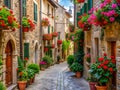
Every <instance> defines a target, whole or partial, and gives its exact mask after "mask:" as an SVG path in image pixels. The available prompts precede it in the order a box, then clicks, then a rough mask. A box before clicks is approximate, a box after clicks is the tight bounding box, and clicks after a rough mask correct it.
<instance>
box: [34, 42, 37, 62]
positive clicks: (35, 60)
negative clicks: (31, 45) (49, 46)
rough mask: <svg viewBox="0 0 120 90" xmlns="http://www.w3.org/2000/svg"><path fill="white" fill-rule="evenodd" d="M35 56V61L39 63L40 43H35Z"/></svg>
mask: <svg viewBox="0 0 120 90" xmlns="http://www.w3.org/2000/svg"><path fill="white" fill-rule="evenodd" d="M34 57H35V58H34V59H35V63H36V64H37V61H38V45H37V44H36V45H35V56H34Z"/></svg>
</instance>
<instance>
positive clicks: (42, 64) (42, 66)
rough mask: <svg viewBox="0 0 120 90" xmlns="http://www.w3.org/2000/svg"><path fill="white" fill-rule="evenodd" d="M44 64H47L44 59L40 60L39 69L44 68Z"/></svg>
mask: <svg viewBox="0 0 120 90" xmlns="http://www.w3.org/2000/svg"><path fill="white" fill-rule="evenodd" d="M46 64H47V63H46V62H45V61H41V62H40V69H41V70H45V68H46Z"/></svg>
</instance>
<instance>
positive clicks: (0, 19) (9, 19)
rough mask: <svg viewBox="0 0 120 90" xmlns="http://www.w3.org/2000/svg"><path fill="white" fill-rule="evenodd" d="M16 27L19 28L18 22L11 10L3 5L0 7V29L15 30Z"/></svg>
mask: <svg viewBox="0 0 120 90" xmlns="http://www.w3.org/2000/svg"><path fill="white" fill-rule="evenodd" d="M16 28H19V23H18V21H17V20H16V18H15V16H14V14H13V11H12V10H10V9H8V8H7V7H5V6H3V7H0V30H6V31H11V30H12V31H16Z"/></svg>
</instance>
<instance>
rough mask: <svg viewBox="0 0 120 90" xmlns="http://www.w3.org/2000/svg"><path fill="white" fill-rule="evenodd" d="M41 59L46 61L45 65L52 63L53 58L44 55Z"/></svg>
mask: <svg viewBox="0 0 120 90" xmlns="http://www.w3.org/2000/svg"><path fill="white" fill-rule="evenodd" d="M42 60H43V61H45V62H46V63H47V65H52V64H53V59H52V58H51V57H50V56H47V55H46V56H44V57H43V58H42Z"/></svg>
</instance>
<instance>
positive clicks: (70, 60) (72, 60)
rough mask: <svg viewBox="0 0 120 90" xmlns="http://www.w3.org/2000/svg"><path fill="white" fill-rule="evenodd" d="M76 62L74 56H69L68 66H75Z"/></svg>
mask: <svg viewBox="0 0 120 90" xmlns="http://www.w3.org/2000/svg"><path fill="white" fill-rule="evenodd" d="M74 60H75V58H74V55H69V56H68V57H67V64H68V66H69V67H70V66H71V65H72V64H73V62H74Z"/></svg>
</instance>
